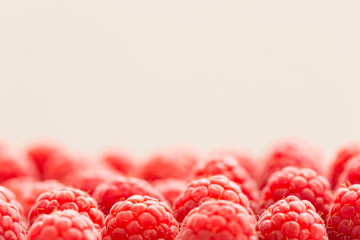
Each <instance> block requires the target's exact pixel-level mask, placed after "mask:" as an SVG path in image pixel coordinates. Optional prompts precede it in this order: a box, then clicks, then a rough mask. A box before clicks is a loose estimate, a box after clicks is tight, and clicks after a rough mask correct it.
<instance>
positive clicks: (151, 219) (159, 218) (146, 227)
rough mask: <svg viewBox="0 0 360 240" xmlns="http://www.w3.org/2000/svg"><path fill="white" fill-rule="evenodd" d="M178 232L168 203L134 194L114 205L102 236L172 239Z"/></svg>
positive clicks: (130, 239) (108, 239)
mask: <svg viewBox="0 0 360 240" xmlns="http://www.w3.org/2000/svg"><path fill="white" fill-rule="evenodd" d="M178 231H179V227H178V224H177V222H176V220H175V219H174V217H173V216H172V214H171V209H170V208H169V207H168V206H167V205H166V204H164V203H162V202H159V201H158V200H157V199H155V198H152V197H148V196H140V195H134V196H131V197H129V198H128V199H127V200H125V201H121V202H117V203H116V204H115V205H114V206H113V207H112V208H111V211H110V214H109V215H108V216H107V217H106V220H105V227H104V228H103V229H102V231H101V235H102V239H103V240H114V239H117V240H122V239H124V240H125V239H128V240H136V239H139V240H141V239H147V240H152V239H154V240H157V239H162V240H173V239H175V236H176V235H177V234H178Z"/></svg>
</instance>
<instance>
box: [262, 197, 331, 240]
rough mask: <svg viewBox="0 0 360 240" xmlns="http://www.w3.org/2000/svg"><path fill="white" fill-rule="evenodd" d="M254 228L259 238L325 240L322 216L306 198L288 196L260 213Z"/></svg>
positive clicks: (268, 239) (270, 239) (273, 239)
mask: <svg viewBox="0 0 360 240" xmlns="http://www.w3.org/2000/svg"><path fill="white" fill-rule="evenodd" d="M256 229H257V230H258V232H259V234H258V235H259V239H267V240H275V239H289V240H290V239H294V240H296V239H298V240H326V239H328V238H327V235H326V230H325V226H324V222H323V220H322V218H321V217H320V216H319V215H318V214H317V213H316V211H315V208H314V206H313V205H312V204H311V203H310V202H309V201H306V200H300V199H298V198H297V197H295V196H289V197H286V198H285V199H282V200H280V201H278V202H276V203H275V204H274V205H272V206H270V207H269V209H268V210H267V211H265V212H264V213H263V214H261V216H260V218H259V220H258V223H257V225H256Z"/></svg>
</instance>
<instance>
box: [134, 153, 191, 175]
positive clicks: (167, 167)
mask: <svg viewBox="0 0 360 240" xmlns="http://www.w3.org/2000/svg"><path fill="white" fill-rule="evenodd" d="M196 162H197V159H196V157H195V155H194V154H193V153H191V152H188V151H181V150H173V151H170V150H169V151H163V152H158V153H156V154H154V155H153V156H151V157H150V159H148V161H147V162H146V163H145V164H144V165H143V166H142V167H141V169H140V173H139V177H140V178H143V179H145V180H147V181H153V180H157V179H164V178H179V179H185V178H187V176H188V175H189V173H190V171H191V169H192V168H193V166H194V165H195V164H196Z"/></svg>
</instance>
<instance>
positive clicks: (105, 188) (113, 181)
mask: <svg viewBox="0 0 360 240" xmlns="http://www.w3.org/2000/svg"><path fill="white" fill-rule="evenodd" d="M132 195H143V196H150V197H154V198H157V199H159V200H164V197H163V196H162V194H161V193H160V192H159V191H157V190H156V189H155V188H154V187H153V186H151V185H150V183H148V182H146V181H144V180H141V179H138V178H124V177H121V176H117V177H114V178H110V179H109V180H108V181H105V182H102V183H100V184H99V186H97V188H96V189H95V192H94V194H93V196H94V198H95V199H96V201H97V202H98V204H99V207H100V209H101V210H102V211H103V212H104V213H105V214H108V213H109V212H110V209H111V207H112V206H113V205H114V204H115V203H116V202H118V201H123V200H126V199H127V198H128V197H131V196H132Z"/></svg>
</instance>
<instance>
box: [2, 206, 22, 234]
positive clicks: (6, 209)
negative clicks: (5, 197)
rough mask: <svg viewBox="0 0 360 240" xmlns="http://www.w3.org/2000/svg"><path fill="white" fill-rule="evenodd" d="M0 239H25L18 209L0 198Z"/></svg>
mask: <svg viewBox="0 0 360 240" xmlns="http://www.w3.org/2000/svg"><path fill="white" fill-rule="evenodd" d="M0 239H1V240H14V239H16V240H25V239H26V233H25V228H24V225H23V223H22V221H21V217H20V212H19V210H18V209H17V207H16V206H15V205H13V204H10V203H7V202H5V201H2V200H0Z"/></svg>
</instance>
